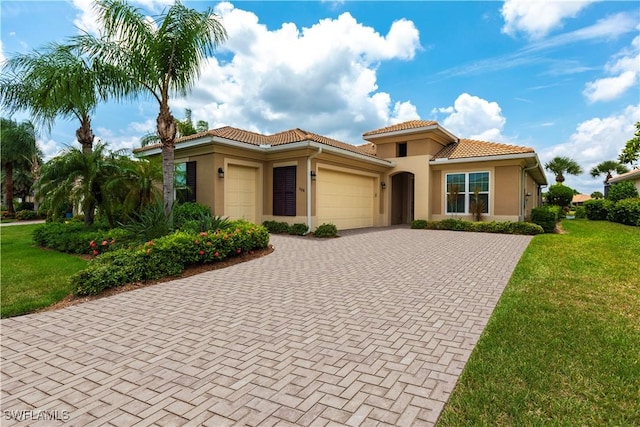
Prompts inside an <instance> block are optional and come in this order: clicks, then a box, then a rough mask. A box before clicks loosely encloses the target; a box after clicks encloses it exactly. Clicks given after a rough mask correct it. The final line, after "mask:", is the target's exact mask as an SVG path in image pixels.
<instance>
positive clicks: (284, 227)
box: [262, 221, 289, 234]
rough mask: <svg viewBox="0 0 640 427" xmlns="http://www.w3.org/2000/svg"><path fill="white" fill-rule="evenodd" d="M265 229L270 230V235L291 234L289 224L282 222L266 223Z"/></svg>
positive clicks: (263, 224) (264, 224) (264, 223)
mask: <svg viewBox="0 0 640 427" xmlns="http://www.w3.org/2000/svg"><path fill="white" fill-rule="evenodd" d="M262 226H263V227H266V229H267V230H269V233H273V234H282V233H288V232H289V224H287V223H286V222H282V221H264V222H263V223H262Z"/></svg>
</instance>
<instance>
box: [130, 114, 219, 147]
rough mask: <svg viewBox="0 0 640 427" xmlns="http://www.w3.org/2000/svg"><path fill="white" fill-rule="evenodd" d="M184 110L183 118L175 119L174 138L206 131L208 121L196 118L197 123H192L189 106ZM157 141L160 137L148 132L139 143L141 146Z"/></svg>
mask: <svg viewBox="0 0 640 427" xmlns="http://www.w3.org/2000/svg"><path fill="white" fill-rule="evenodd" d="M184 111H185V118H184V119H183V120H177V119H176V138H181V137H183V136H189V135H195V134H196V133H201V132H206V131H207V130H209V123H208V122H206V121H204V120H198V123H196V125H194V124H193V120H192V118H191V114H192V113H191V109H190V108H186V109H185V110H184ZM159 143H160V138H159V137H158V134H157V133H155V132H149V133H147V134H146V135H144V136H143V137H142V138H141V139H140V145H141V146H142V147H146V146H147V145H152V144H159Z"/></svg>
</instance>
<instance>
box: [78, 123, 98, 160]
mask: <svg viewBox="0 0 640 427" xmlns="http://www.w3.org/2000/svg"><path fill="white" fill-rule="evenodd" d="M94 137H95V135H94V134H93V131H92V130H91V119H90V118H89V116H83V117H82V119H81V120H80V127H79V128H78V130H77V131H76V138H77V139H78V142H79V143H80V145H81V146H82V152H83V153H84V154H87V155H88V154H91V153H92V152H93V139H94Z"/></svg>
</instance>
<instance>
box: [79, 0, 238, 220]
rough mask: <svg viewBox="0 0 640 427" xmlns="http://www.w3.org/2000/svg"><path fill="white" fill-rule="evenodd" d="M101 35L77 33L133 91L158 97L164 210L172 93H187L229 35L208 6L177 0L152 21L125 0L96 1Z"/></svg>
mask: <svg viewBox="0 0 640 427" xmlns="http://www.w3.org/2000/svg"><path fill="white" fill-rule="evenodd" d="M95 7H96V11H97V14H98V16H99V18H98V20H99V23H100V25H101V27H102V28H103V29H104V34H103V36H102V37H99V38H98V37H95V36H92V35H89V34H85V35H82V36H78V37H76V42H77V44H78V46H80V47H81V48H82V49H83V50H84V51H85V52H88V53H89V54H90V55H91V56H92V57H94V58H99V60H100V61H104V62H106V63H109V64H112V65H114V66H117V67H118V68H119V69H121V70H123V71H125V72H127V73H128V75H129V78H130V80H131V82H133V84H134V85H135V91H134V92H130V93H128V94H127V95H128V96H129V97H135V96H137V95H140V94H147V95H151V96H152V97H153V98H155V99H156V101H158V105H159V113H158V117H157V119H156V124H157V134H158V137H159V138H160V142H161V143H162V170H163V186H162V188H163V201H164V208H165V212H166V213H167V214H169V213H170V211H171V205H172V204H173V188H174V182H173V175H174V164H173V163H174V150H175V138H176V132H177V128H176V121H175V118H174V117H173V115H172V114H171V111H170V109H169V97H170V95H172V94H178V95H182V96H184V95H186V94H187V93H188V92H189V90H190V89H191V88H192V87H193V86H194V84H195V82H196V80H197V78H198V77H199V76H200V72H201V66H202V63H203V62H204V60H205V59H206V57H207V55H212V54H213V52H214V50H215V48H216V47H217V46H218V45H220V43H222V42H223V41H224V40H226V38H227V34H226V31H225V29H224V27H223V26H222V24H221V23H220V21H219V19H218V17H217V16H216V15H215V14H213V11H212V9H207V10H205V11H204V12H198V11H196V10H193V9H190V8H187V7H185V6H184V5H183V4H182V3H180V2H179V1H177V2H176V3H174V4H173V5H172V6H170V7H169V8H168V9H167V10H166V11H165V12H164V13H163V14H161V15H160V16H158V17H157V18H156V19H155V20H154V21H153V22H151V21H150V20H149V19H148V18H147V17H146V16H145V15H144V14H143V13H142V12H141V11H140V10H139V9H137V8H135V7H133V6H131V5H129V4H127V3H125V2H124V1H123V0H99V1H97V2H96V4H95Z"/></svg>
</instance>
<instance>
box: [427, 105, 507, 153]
mask: <svg viewBox="0 0 640 427" xmlns="http://www.w3.org/2000/svg"><path fill="white" fill-rule="evenodd" d="M433 113H444V114H447V116H446V117H445V118H444V119H443V120H442V121H441V123H442V125H443V126H444V127H445V128H446V129H448V130H450V131H451V132H453V133H454V134H455V135H457V136H459V137H462V138H471V139H479V140H482V141H495V142H503V141H505V139H506V138H505V137H504V136H503V135H502V129H503V127H504V125H505V123H506V121H507V120H506V119H505V118H504V116H503V115H502V109H501V108H500V106H499V105H498V103H497V102H489V101H487V100H486V99H482V98H479V97H477V96H473V95H469V94H468V93H463V94H461V95H460V96H458V98H457V99H456V100H455V102H454V103H453V106H449V107H441V108H437V109H434V110H433V111H432V114H433Z"/></svg>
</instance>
